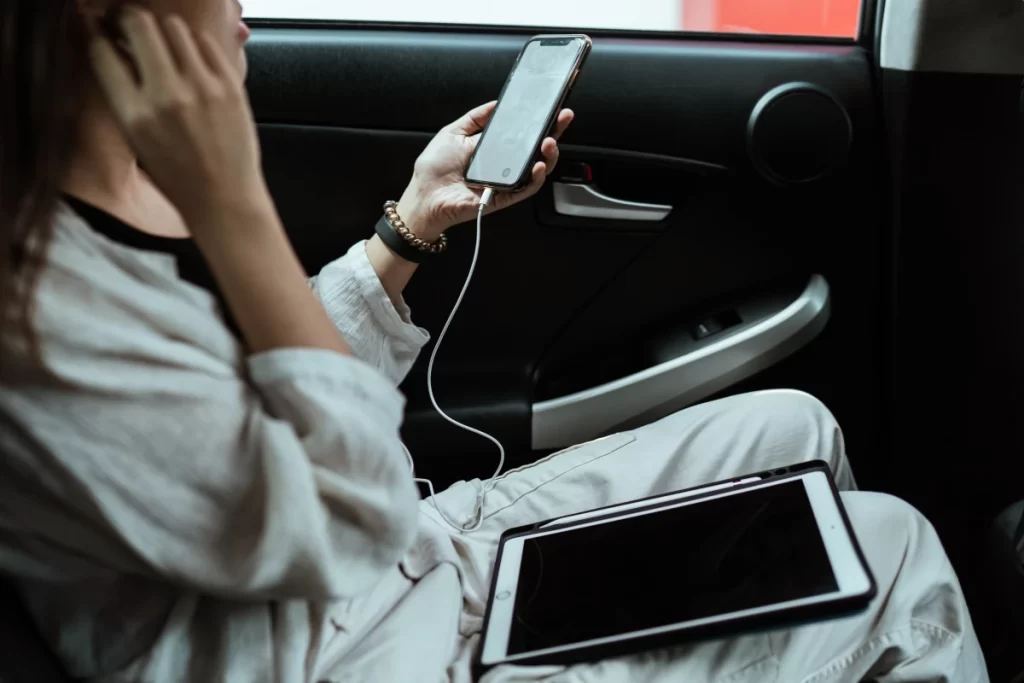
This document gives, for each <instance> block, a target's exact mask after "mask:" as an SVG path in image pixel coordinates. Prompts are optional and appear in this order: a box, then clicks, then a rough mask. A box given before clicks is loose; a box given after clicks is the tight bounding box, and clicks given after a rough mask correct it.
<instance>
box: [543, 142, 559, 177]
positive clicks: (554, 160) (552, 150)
mask: <svg viewBox="0 0 1024 683" xmlns="http://www.w3.org/2000/svg"><path fill="white" fill-rule="evenodd" d="M540 154H541V156H542V157H544V166H545V167H546V168H547V175H551V172H552V171H554V170H555V166H557V165H558V155H559V152H558V143H557V142H555V139H554V138H547V139H546V140H544V142H542V143H541V145H540Z"/></svg>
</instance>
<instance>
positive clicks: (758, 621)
mask: <svg viewBox="0 0 1024 683" xmlns="http://www.w3.org/2000/svg"><path fill="white" fill-rule="evenodd" d="M815 470H823V471H824V472H825V473H826V474H828V481H829V486H830V487H831V489H832V495H833V496H834V497H835V500H836V504H837V505H838V506H839V514H840V515H841V517H842V520H843V523H844V524H845V525H846V530H847V532H848V533H849V534H850V538H851V539H852V540H853V547H854V550H855V551H856V553H857V557H858V558H859V559H860V562H861V564H862V565H863V566H864V569H865V571H866V572H867V575H868V578H869V579H870V582H871V583H870V587H869V588H868V591H867V592H866V593H864V594H862V595H857V596H853V597H850V598H845V599H842V600H835V601H832V602H828V603H825V604H819V605H806V606H802V607H793V608H789V609H785V610H781V611H778V612H774V613H772V614H762V615H757V616H752V617H744V618H740V619H736V620H734V621H728V622H724V623H718V624H711V625H707V626H698V627H694V628H688V629H685V630H679V631H673V632H670V633H663V634H659V635H656V636H648V637H641V638H634V639H631V640H628V641H622V642H618V643H611V644H603V645H597V646H589V647H581V648H577V649H574V650H568V651H566V652H559V653H556V654H549V655H539V656H537V657H530V658H527V659H520V660H516V665H517V666H540V665H552V664H554V665H564V666H568V665H571V664H579V663H582V662H596V661H600V660H603V659H610V658H612V657H617V656H621V655H629V654H637V653H640V652H646V651H649V650H655V649H659V648H664V647H671V646H676V645H681V644H684V643H690V642H694V641H700V640H710V639H714V638H721V637H734V636H739V635H743V634H746V633H751V632H756V631H766V630H772V629H778V628H793V627H796V626H800V625H803V624H808V623H814V622H817V621H824V620H826V619H838V618H842V617H845V616H851V615H853V614H856V613H858V612H860V611H862V610H864V609H866V608H867V607H868V605H869V604H870V603H871V601H872V600H873V599H874V598H875V596H876V595H877V593H878V584H877V582H876V580H875V575H874V573H873V572H872V571H871V567H870V565H868V562H867V559H866V558H865V556H864V551H863V549H862V548H861V546H860V542H859V541H858V540H857V534H856V533H855V532H854V529H853V526H852V525H851V524H850V518H849V516H848V515H847V513H846V507H845V506H844V505H843V501H842V499H841V498H840V497H839V490H838V488H836V483H835V478H834V477H833V475H832V470H831V468H829V466H828V463H826V462H824V461H810V462H804V463H799V464H796V465H791V466H789V467H783V468H776V469H773V470H768V471H765V472H755V473H751V474H745V475H743V476H739V477H733V478H732V479H724V480H722V481H718V482H710V483H708V484H701V485H700V486H692V487H690V488H687V489H680V490H679V491H673V492H672V493H668V494H658V495H655V496H649V497H648V498H643V499H641V501H649V502H650V505H645V506H642V507H640V508H635V509H632V510H630V512H636V511H639V510H652V509H657V508H658V507H662V506H666V505H671V504H672V501H666V500H664V499H665V498H667V497H669V496H674V495H678V494H680V493H685V492H687V491H696V490H700V489H704V488H708V487H711V486H715V485H717V484H726V483H731V482H740V481H743V480H744V479H749V478H751V477H761V479H760V480H759V481H757V482H751V483H749V484H741V485H739V486H736V487H735V488H732V489H729V493H736V492H739V491H742V490H744V489H746V488H751V487H754V486H761V485H763V484H765V483H766V482H769V481H779V480H782V479H792V478H795V477H798V476H800V475H802V474H806V473H807V472H812V471H815ZM722 492H723V491H721V490H716V491H709V492H707V493H705V494H698V495H695V496H693V497H692V498H688V499H687V501H697V500H701V499H702V498H706V497H708V496H714V495H720V494H721V493H722ZM659 501H660V502H659ZM638 502H639V501H638ZM621 505H622V504H621V503H617V504H615V505H609V506H606V507H604V508H598V510H605V509H607V510H609V514H607V515H602V516H600V517H592V518H589V519H587V520H584V521H579V522H569V523H566V524H564V525H559V524H557V520H558V519H560V518H558V517H555V518H553V519H548V520H544V521H541V522H537V523H535V524H529V525H524V526H520V527H516V528H514V529H508V530H507V531H505V533H503V534H502V535H501V539H500V540H499V542H498V554H497V556H496V558H495V562H494V567H495V570H494V572H493V573H492V576H491V591H490V597H489V598H488V601H487V611H486V613H485V615H484V622H483V629H482V633H483V634H484V637H486V634H487V628H488V625H489V623H490V620H491V607H492V605H493V604H494V593H495V587H496V584H497V581H498V572H497V567H499V566H501V556H502V554H503V553H504V550H505V542H506V541H508V540H509V539H511V538H515V537H517V536H522V535H524V534H529V533H532V532H534V531H536V530H537V529H538V528H539V527H541V526H544V525H546V524H549V523H552V522H556V524H555V525H553V526H551V527H547V528H546V529H545V531H547V530H549V529H555V528H559V529H564V528H572V527H574V526H577V525H579V524H589V523H592V522H594V521H595V520H598V519H608V518H611V517H616V516H617V515H618V513H616V512H614V511H613V509H614V508H617V507H620V506H621ZM581 512H588V511H581ZM575 514H579V513H574V515H575ZM569 516H570V515H564V516H563V518H564V517H569ZM483 645H484V642H483V639H481V641H480V644H479V646H478V649H477V651H476V654H475V655H474V657H473V676H474V679H477V678H479V677H480V676H482V675H483V674H484V672H486V671H487V670H488V669H489V668H491V667H490V666H484V664H483V662H482V661H481V653H482V652H483Z"/></svg>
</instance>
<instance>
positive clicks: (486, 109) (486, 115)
mask: <svg viewBox="0 0 1024 683" xmlns="http://www.w3.org/2000/svg"><path fill="white" fill-rule="evenodd" d="M496 106H498V102H497V101H493V102H488V103H487V104H482V105H480V106H479V107H476V108H475V109H471V110H470V111H469V112H467V113H466V114H465V115H464V116H462V117H461V118H460V119H458V120H457V121H454V122H452V123H451V124H449V126H448V130H450V131H451V132H453V133H459V134H461V135H465V136H467V137H469V136H470V135H476V134H477V133H479V132H480V131H482V130H483V129H484V127H485V126H486V125H487V122H488V121H490V119H491V114H493V113H494V108H495V107H496Z"/></svg>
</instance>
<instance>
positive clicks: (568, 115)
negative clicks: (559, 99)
mask: <svg viewBox="0 0 1024 683" xmlns="http://www.w3.org/2000/svg"><path fill="white" fill-rule="evenodd" d="M574 118H576V113H575V112H574V111H573V110H572V109H563V110H562V111H560V112H558V118H557V119H555V129H554V131H552V133H551V137H553V138H554V139H555V140H558V139H559V138H561V137H562V133H564V132H565V130H566V129H567V128H568V127H569V124H571V123H572V120H573V119H574Z"/></svg>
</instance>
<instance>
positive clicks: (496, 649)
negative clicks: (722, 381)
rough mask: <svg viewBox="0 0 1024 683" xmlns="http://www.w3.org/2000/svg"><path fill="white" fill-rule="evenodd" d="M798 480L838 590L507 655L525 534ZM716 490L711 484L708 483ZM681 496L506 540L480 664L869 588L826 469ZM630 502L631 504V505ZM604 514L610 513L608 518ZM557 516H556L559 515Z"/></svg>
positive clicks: (561, 530) (720, 620)
mask: <svg viewBox="0 0 1024 683" xmlns="http://www.w3.org/2000/svg"><path fill="white" fill-rule="evenodd" d="M797 480H799V481H800V482H802V483H803V486H804V490H805V491H806V493H807V498H808V500H809V501H810V505H811V510H812V512H813V514H814V519H815V521H816V523H817V525H818V531H819V534H820V535H821V539H822V542H823V543H824V546H825V551H826V553H827V555H828V558H829V563H830V564H831V567H832V572H833V575H834V576H835V579H836V584H837V585H838V587H839V588H838V590H837V591H834V592H830V593H824V594H821V595H815V596H810V597H807V598H800V599H797V600H789V601H786V602H781V603H775V604H772V605H766V606H763V607H756V608H750V609H746V610H740V611H736V612H729V613H725V614H720V615H715V616H711V617H704V618H701V619H696V620H690V621H684V622H679V623H676V624H670V625H667V626H659V627H655V628H649V629H644V630H641V631H634V632H631V633H624V634H619V635H616V636H609V637H605V638H598V639H592V640H587V641H582V642H578V643H571V644H568V645H562V646H558V647H552V648H545V649H542V650H533V651H529V652H521V653H516V654H514V655H509V654H508V643H509V635H510V629H511V626H512V618H513V611H514V607H515V602H516V591H517V589H518V583H519V570H520V566H521V562H522V555H523V547H524V542H525V541H526V540H527V539H531V538H537V537H540V536H549V535H554V534H563V533H572V532H573V531H574V530H577V529H581V528H586V527H589V526H594V525H597V524H606V523H608V522H610V521H614V520H619V519H626V518H632V517H640V516H645V515H656V514H659V513H660V512H663V511H665V510H671V509H677V508H680V507H686V506H690V505H700V504H702V503H704V502H707V501H710V500H716V499H720V498H726V497H730V496H740V495H744V494H746V493H748V492H751V491H756V490H760V489H764V488H768V487H772V486H779V485H781V484H785V483H791V482H794V481H797ZM709 488H710V489H712V490H713V489H714V486H713V485H712V486H711V487H709ZM688 498H689V497H687V498H684V499H682V500H678V501H674V502H671V503H668V504H664V505H659V506H658V507H656V508H654V509H642V510H636V509H635V504H630V503H627V504H624V505H623V506H622V507H623V508H625V510H623V514H615V512H616V509H615V508H610V509H606V510H603V511H601V512H602V516H601V518H600V519H596V520H591V521H582V522H580V523H578V524H571V525H570V526H563V525H562V524H561V523H559V524H558V526H557V528H543V527H542V528H540V529H538V530H537V531H534V532H527V533H524V534H521V535H518V536H515V537H513V538H509V539H506V540H505V542H504V544H503V546H502V549H501V553H500V559H499V565H498V566H497V567H496V568H495V572H496V577H495V581H494V590H493V592H492V595H491V604H490V609H489V617H488V620H487V624H486V632H485V633H484V638H483V645H482V651H481V654H480V663H481V665H482V666H484V667H491V666H496V665H499V664H505V663H508V664H513V663H517V662H521V661H523V660H529V659H533V658H536V657H541V656H551V655H558V654H559V653H565V652H571V651H574V650H580V649H583V648H592V647H596V646H607V645H610V644H613V643H622V642H623V641H629V640H635V639H641V638H646V637H651V636H657V635H662V634H667V633H671V632H673V631H687V630H690V629H697V628H701V627H706V626H709V625H714V624H721V623H728V622H731V621H743V620H746V619H750V618H756V617H758V616H763V615H766V614H771V613H774V612H781V611H784V610H790V609H794V608H801V607H808V606H812V605H819V604H823V603H829V602H839V601H843V600H846V599H849V598H855V597H859V596H863V595H865V594H867V593H869V592H870V591H872V590H873V586H874V584H873V581H872V578H871V576H870V574H869V571H868V569H867V568H866V567H865V566H864V564H863V562H862V560H861V556H860V554H859V552H858V550H857V546H856V544H855V540H854V539H853V538H852V537H851V535H850V532H849V529H848V526H847V524H846V523H845V521H844V518H843V514H842V512H841V510H840V507H839V504H838V502H837V500H836V496H835V493H834V490H833V488H832V484H831V481H830V479H829V476H828V473H827V472H826V471H824V470H817V471H811V472H806V473H803V474H800V475H796V476H793V477H784V478H780V479H773V480H769V481H765V482H763V483H760V484H756V485H751V486H745V487H743V488H742V489H740V490H736V491H731V490H725V491H722V492H721V493H718V494H716V495H709V496H706V497H701V498H699V499H697V500H690V499H688ZM631 506H632V507H631ZM608 515H613V516H611V517H609V516H608ZM581 517H582V518H583V519H585V515H581V516H573V518H574V519H579V518H581ZM559 521H560V520H559Z"/></svg>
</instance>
